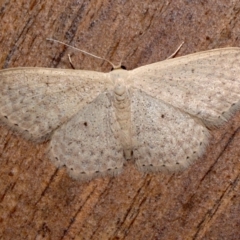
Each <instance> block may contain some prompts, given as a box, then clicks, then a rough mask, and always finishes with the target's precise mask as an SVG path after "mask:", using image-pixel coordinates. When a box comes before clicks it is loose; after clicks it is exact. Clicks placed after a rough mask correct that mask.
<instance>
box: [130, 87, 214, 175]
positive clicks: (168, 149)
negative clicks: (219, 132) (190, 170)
mask: <svg viewBox="0 0 240 240" xmlns="http://www.w3.org/2000/svg"><path fill="white" fill-rule="evenodd" d="M132 123H133V126H132V128H133V129H134V130H133V143H134V145H133V156H134V159H135V162H136V165H137V167H138V168H139V169H140V170H143V171H152V172H154V171H155V172H156V171H160V170H161V171H177V170H181V169H184V168H186V167H187V166H189V164H191V163H192V162H193V161H194V160H196V159H197V158H199V157H200V156H201V155H202V154H203V153H204V150H205V148H206V145H207V143H208V139H209V132H208V130H207V129H206V127H205V126H204V125H203V124H202V122H201V121H199V120H198V119H197V118H193V117H191V116H190V115H189V114H186V113H185V112H182V111H181V110H180V109H178V108H175V107H173V106H172V105H170V104H168V103H165V102H163V101H161V100H157V99H156V98H153V97H151V96H149V95H147V94H146V93H145V92H142V91H140V90H135V91H133V94H132Z"/></svg>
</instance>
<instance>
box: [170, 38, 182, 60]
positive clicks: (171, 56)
mask: <svg viewBox="0 0 240 240" xmlns="http://www.w3.org/2000/svg"><path fill="white" fill-rule="evenodd" d="M183 44H184V41H182V43H181V44H180V45H179V46H178V48H177V49H176V50H175V51H174V53H172V54H171V55H170V56H169V57H168V58H167V59H170V58H173V57H174V56H175V55H176V54H177V52H178V51H179V50H180V48H181V47H182V45H183Z"/></svg>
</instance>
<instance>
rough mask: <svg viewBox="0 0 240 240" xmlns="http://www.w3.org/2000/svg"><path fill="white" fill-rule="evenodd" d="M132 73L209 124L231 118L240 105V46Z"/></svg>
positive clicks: (153, 93)
mask: <svg viewBox="0 0 240 240" xmlns="http://www.w3.org/2000/svg"><path fill="white" fill-rule="evenodd" d="M129 74H130V78H131V79H132V80H133V85H134V86H135V87H137V88H139V89H142V90H143V91H145V92H146V93H148V94H149V95H151V96H152V97H154V98H156V99H161V100H163V101H165V102H167V103H169V104H171V105H173V106H175V107H177V108H180V109H182V110H184V111H186V112H188V113H190V114H191V115H194V116H197V117H198V118H200V119H202V120H203V121H204V123H205V124H206V125H207V126H208V127H215V126H218V125H220V124H222V123H223V122H224V121H227V120H228V119H229V118H230V117H231V115H232V114H233V113H234V112H235V111H236V110H238V109H239V107H240V101H239V99H240V91H239V89H240V48H223V49H215V50H211V51H205V52H200V53H195V54H191V55H187V56H184V57H179V58H174V59H170V60H166V61H162V62H157V63H153V64H150V65H147V66H143V67H139V68H136V69H134V70H132V71H130V72H129Z"/></svg>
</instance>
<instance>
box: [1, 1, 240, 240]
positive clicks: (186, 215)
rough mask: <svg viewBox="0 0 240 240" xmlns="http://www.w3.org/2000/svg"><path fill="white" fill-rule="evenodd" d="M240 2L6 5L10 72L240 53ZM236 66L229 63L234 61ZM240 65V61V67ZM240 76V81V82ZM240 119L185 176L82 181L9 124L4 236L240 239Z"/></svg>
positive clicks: (4, 35)
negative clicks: (217, 51) (222, 50)
mask: <svg viewBox="0 0 240 240" xmlns="http://www.w3.org/2000/svg"><path fill="white" fill-rule="evenodd" d="M239 10H240V4H239V2H238V1H228V0H219V1H217V2H216V1H194V0H193V1H188V0H182V1H180V0H176V1H150V0H140V1H124V0H117V1H116V0H115V1H111V0H110V1H107V0H94V1H93V0H91V1H82V0H79V1H77V0H66V1H60V0H56V1H42V0H40V1H26V0H18V1H10V0H2V1H0V22H1V25H0V68H1V69H2V68H9V67H19V66H38V67H56V68H71V66H70V64H69V61H68V56H67V54H71V58H72V61H73V63H74V65H75V67H76V68H78V69H88V70H96V71H105V72H106V71H109V70H110V69H111V66H109V65H108V64H107V63H106V62H103V61H101V60H97V59H94V58H91V57H88V56H84V55H83V54H81V53H79V52H76V51H74V50H72V49H69V48H66V47H64V46H62V45H59V44H55V43H52V42H49V41H46V38H49V37H52V38H55V39H58V40H61V41H64V42H66V43H68V44H71V45H73V46H76V47H79V48H81V49H84V50H86V51H89V52H91V53H93V54H96V55H99V56H103V57H105V58H107V59H109V60H110V61H112V62H114V63H115V64H117V63H119V62H120V61H121V59H122V64H123V65H124V66H126V67H127V69H133V68H136V67H138V66H142V65H146V64H149V63H153V62H157V61H161V60H164V59H166V58H167V57H168V56H169V55H171V54H172V53H173V52H174V51H175V49H176V48H177V47H178V46H179V44H180V43H181V42H182V41H184V42H185V43H184V45H183V46H182V48H181V49H180V51H179V53H178V55H177V56H181V55H186V54H189V53H193V52H198V51H202V50H209V49H213V48H219V47H227V46H238V47H240V35H239V34H240V14H239ZM226 61H227V60H226ZM239 64H240V63H239ZM239 77H240V76H239ZM239 126H240V114H237V115H236V116H235V117H234V118H233V119H232V120H230V121H229V122H228V123H227V124H226V125H224V126H223V127H221V128H220V129H217V130H215V131H212V141H211V143H210V145H209V147H208V150H207V153H206V154H205V156H204V157H203V158H202V159H199V161H197V162H195V163H194V164H193V165H192V166H191V167H190V168H189V169H187V170H186V171H184V172H182V173H178V174H166V173H157V174H147V175H146V174H145V175H144V174H141V173H139V172H138V171H137V170H136V169H135V168H134V167H133V166H132V165H131V164H127V166H126V167H125V168H124V171H123V173H122V174H121V175H120V176H117V177H105V178H98V179H95V180H93V181H91V182H89V183H81V182H78V181H74V180H72V179H71V178H69V177H68V175H67V174H66V172H65V169H56V167H55V166H53V165H52V163H51V162H50V161H49V159H48V158H47V156H45V155H44V153H45V150H46V147H47V145H48V143H44V144H39V145H35V144H33V143H31V142H27V141H25V140H24V139H22V138H21V137H17V136H15V135H14V134H13V133H12V132H11V131H9V130H8V129H7V128H5V127H1V128H0V164H1V165H0V239H4V240H5V239H37V240H39V239H54V240H55V239H164V240H165V239H167V240H169V239H228V240H231V239H240V231H239V229H240V160H239V159H240V131H239Z"/></svg>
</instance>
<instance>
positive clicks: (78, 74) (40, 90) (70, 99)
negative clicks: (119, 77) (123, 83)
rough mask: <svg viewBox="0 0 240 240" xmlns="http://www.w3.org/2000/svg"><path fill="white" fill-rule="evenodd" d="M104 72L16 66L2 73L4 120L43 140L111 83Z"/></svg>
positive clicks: (1, 112) (1, 115)
mask: <svg viewBox="0 0 240 240" xmlns="http://www.w3.org/2000/svg"><path fill="white" fill-rule="evenodd" d="M107 80H108V79H107V78H106V75H105V74H104V73H97V72H93V71H80V70H76V71H73V70H64V69H44V68H13V69H6V70H2V71H1V72H0V91H1V95H0V120H1V122H4V123H5V124H6V125H8V126H9V127H10V128H11V129H13V130H15V131H16V132H18V133H20V134H22V135H23V136H24V137H26V138H27V139H30V140H32V141H36V142H41V141H44V140H47V139H49V136H50V134H51V133H52V131H53V130H54V129H56V128H57V127H59V126H60V125H61V124H62V123H64V122H66V121H68V120H69V119H70V118H71V117H72V116H73V115H75V114H76V113H77V112H78V111H79V110H80V109H81V108H82V107H84V106H85V105H86V104H88V103H89V102H91V101H92V100H93V99H94V98H96V97H97V96H98V95H99V94H100V93H101V92H102V91H104V89H105V88H106V87H107V84H108V83H109V82H108V81H107Z"/></svg>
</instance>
